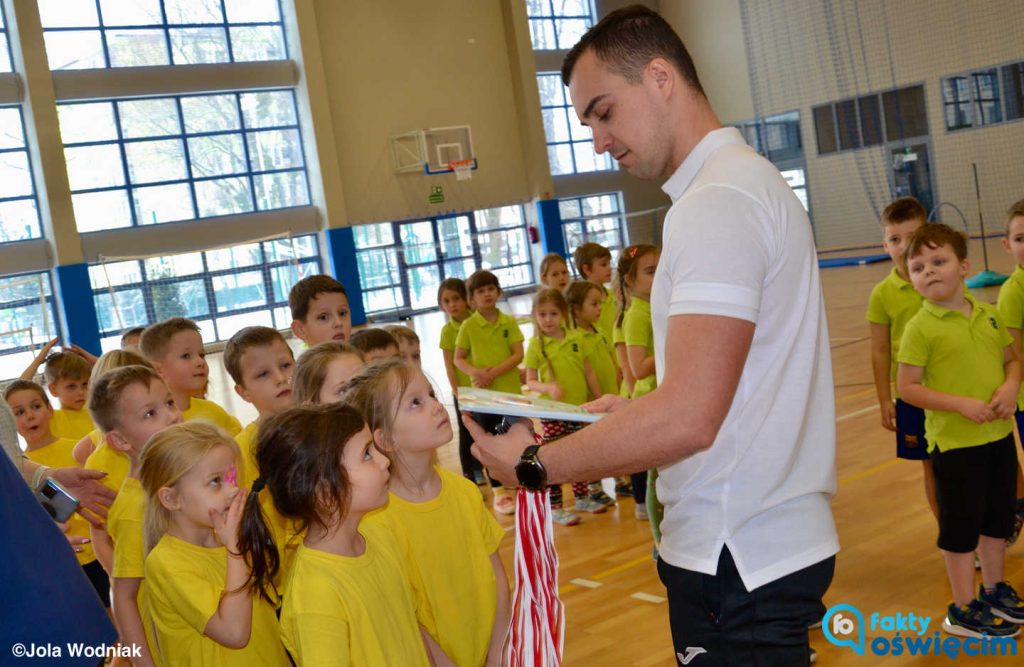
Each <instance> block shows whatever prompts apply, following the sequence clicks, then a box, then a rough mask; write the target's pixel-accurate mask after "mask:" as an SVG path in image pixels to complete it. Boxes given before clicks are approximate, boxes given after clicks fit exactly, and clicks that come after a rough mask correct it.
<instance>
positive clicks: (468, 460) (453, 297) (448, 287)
mask: <svg viewBox="0 0 1024 667" xmlns="http://www.w3.org/2000/svg"><path fill="white" fill-rule="evenodd" d="M437 305H438V306H439V307H440V308H441V310H443V311H444V312H445V314H446V315H448V321H447V322H445V325H444V327H442V328H441V340H440V343H439V345H438V347H440V348H441V354H442V355H443V356H444V370H445V373H446V374H447V376H448V386H449V387H450V388H451V391H452V400H453V401H454V402H455V421H457V422H458V424H459V464H460V465H461V466H462V476H463V477H465V478H466V479H468V480H470V481H472V482H475V483H477V484H485V483H486V482H487V478H486V477H485V476H484V467H483V466H482V465H480V462H479V461H477V460H476V457H475V456H473V452H472V451H470V448H471V447H472V446H473V436H471V435H470V434H469V431H468V430H467V429H466V425H465V424H463V423H462V412H461V411H460V410H459V387H469V386H471V385H472V381H471V380H470V377H469V376H468V375H466V374H465V373H463V372H462V371H461V370H459V369H458V368H456V367H455V341H456V339H458V337H459V328H460V327H461V326H462V323H463V322H465V321H466V318H468V317H469V316H470V309H469V295H468V294H467V292H466V283H465V281H464V280H462V278H446V279H445V280H443V281H441V285H440V286H438V288H437Z"/></svg>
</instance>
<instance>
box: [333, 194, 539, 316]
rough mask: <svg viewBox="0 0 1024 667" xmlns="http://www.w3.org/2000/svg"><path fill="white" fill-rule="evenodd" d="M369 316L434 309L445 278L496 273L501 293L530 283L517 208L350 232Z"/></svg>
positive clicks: (523, 223) (521, 219)
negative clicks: (438, 290) (480, 270)
mask: <svg viewBox="0 0 1024 667" xmlns="http://www.w3.org/2000/svg"><path fill="white" fill-rule="evenodd" d="M353 233H354V235H355V244H356V258H357V262H358V267H359V276H360V282H361V287H362V289H363V305H364V307H365V309H366V312H367V313H389V314H395V315H406V314H409V313H413V312H418V311H422V310H430V309H434V308H437V287H438V285H439V284H440V283H441V281H442V280H444V279H445V278H453V277H454V278H468V277H469V275H470V274H471V273H473V272H474V271H476V270H477V269H478V268H479V269H487V270H489V271H492V272H494V274H495V275H497V276H498V280H499V281H500V282H501V286H502V289H506V290H507V289H515V288H517V287H522V286H524V285H529V284H531V283H532V282H533V267H532V265H531V263H530V248H529V240H528V237H527V233H526V221H525V218H524V217H523V210H522V207H521V206H504V207H501V208H494V209H485V210H481V211H475V212H472V213H462V214H457V215H452V216H445V217H437V218H427V219H425V220H406V221H401V222H381V223H377V224H369V225H358V226H356V227H355V228H354V229H353Z"/></svg>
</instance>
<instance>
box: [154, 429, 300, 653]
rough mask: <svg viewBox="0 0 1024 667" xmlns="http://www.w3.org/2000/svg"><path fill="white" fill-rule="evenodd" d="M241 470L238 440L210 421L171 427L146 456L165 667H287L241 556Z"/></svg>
mask: <svg viewBox="0 0 1024 667" xmlns="http://www.w3.org/2000/svg"><path fill="white" fill-rule="evenodd" d="M239 465H240V454H239V451H238V445H236V444H235V441H234V440H233V439H232V438H231V436H229V435H228V434H227V433H225V432H224V431H222V430H220V429H219V428H217V427H216V426H213V425H211V424H207V423H205V422H190V423H184V424H175V425H173V426H169V427H167V428H165V429H164V430H162V431H160V432H159V433H157V434H156V435H154V436H153V437H152V439H151V440H150V441H149V442H148V443H147V445H146V447H145V449H144V451H143V452H142V465H141V470H140V474H139V479H140V481H141V482H142V487H143V489H145V491H146V495H147V498H148V501H147V504H146V515H145V531H146V548H147V550H148V551H149V553H148V555H147V556H146V570H145V573H146V588H147V590H148V592H149V607H150V612H151V614H152V619H153V626H154V629H155V634H156V645H157V647H158V652H159V654H160V657H161V658H162V661H163V664H165V665H239V666H241V665H267V666H273V667H279V666H280V667H285V666H286V665H288V664H289V663H288V657H287V656H286V655H285V652H284V648H283V647H282V646H281V642H280V640H279V639H278V637H279V635H280V630H279V628H278V624H277V618H276V617H275V615H274V608H273V606H272V605H271V604H270V603H269V602H267V601H266V600H265V599H264V598H262V597H260V596H259V595H256V594H254V591H253V590H252V588H251V587H250V586H249V578H250V574H251V569H250V567H249V565H248V564H247V563H246V559H245V558H243V557H242V555H241V553H240V552H239V550H238V532H239V524H240V522H241V519H242V506H243V503H244V501H245V494H244V493H241V492H240V491H239V489H238V488H237V487H236V486H235V480H236V479H237V476H238V468H239Z"/></svg>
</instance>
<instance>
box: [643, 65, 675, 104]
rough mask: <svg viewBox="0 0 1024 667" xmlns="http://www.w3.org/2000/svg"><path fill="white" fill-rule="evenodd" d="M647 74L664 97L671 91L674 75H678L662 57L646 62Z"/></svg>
mask: <svg viewBox="0 0 1024 667" xmlns="http://www.w3.org/2000/svg"><path fill="white" fill-rule="evenodd" d="M647 74H648V75H649V76H650V77H651V80H652V81H653V82H654V84H655V85H656V86H657V87H658V89H659V90H660V91H662V93H663V94H664V95H665V96H666V97H667V96H668V95H670V94H671V93H672V91H673V89H674V86H675V80H676V77H677V76H679V74H678V73H676V70H675V69H674V68H673V67H672V65H670V64H669V62H668V61H667V60H665V59H664V58H655V59H653V60H651V62H649V63H647Z"/></svg>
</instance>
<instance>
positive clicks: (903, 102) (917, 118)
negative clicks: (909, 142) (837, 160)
mask: <svg viewBox="0 0 1024 667" xmlns="http://www.w3.org/2000/svg"><path fill="white" fill-rule="evenodd" d="M948 81H949V80H947V81H944V82H943V84H944V85H945V84H946V83H947V82H948ZM951 85H954V90H955V86H956V85H958V84H955V82H954V83H953V84H951ZM944 90H945V89H944ZM951 95H952V98H948V99H952V100H953V101H952V102H949V103H948V104H947V106H946V118H947V125H948V123H949V122H950V121H949V119H950V118H951V117H955V114H956V113H957V109H958V108H959V106H958V105H960V104H961V102H959V98H957V97H956V93H955V92H954V93H951ZM944 96H946V94H945V93H944ZM963 99H964V100H965V101H964V102H963V109H962V111H963V112H964V113H966V109H967V106H966V105H967V102H966V99H967V98H966V97H964V98H963ZM786 115H787V114H783V116H786ZM811 115H812V117H813V118H814V134H815V137H816V138H817V140H818V155H825V154H826V153H836V152H840V151H848V150H856V149H859V148H863V147H867V146H877V145H880V144H882V143H884V142H891V141H902V140H905V139H910V138H913V137H923V136H926V135H927V134H928V114H927V113H926V109H925V102H924V86H907V87H906V88H897V89H894V90H887V91H885V92H882V93H870V94H868V95H864V96H861V97H858V98H852V99H848V100H841V101H839V102H830V103H828V104H823V105H820V106H816V107H814V108H812V109H811ZM766 120H768V119H766ZM783 122H784V123H789V122H791V121H789V120H786V121H783ZM795 122H799V119H798V118H797V119H796V120H795ZM779 129H780V130H781V131H785V130H784V129H783V128H779ZM797 141H799V137H797ZM759 150H760V149H759ZM801 155H802V147H801ZM770 159H771V160H772V161H773V162H776V161H777V160H776V158H775V157H771V158H770Z"/></svg>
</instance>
